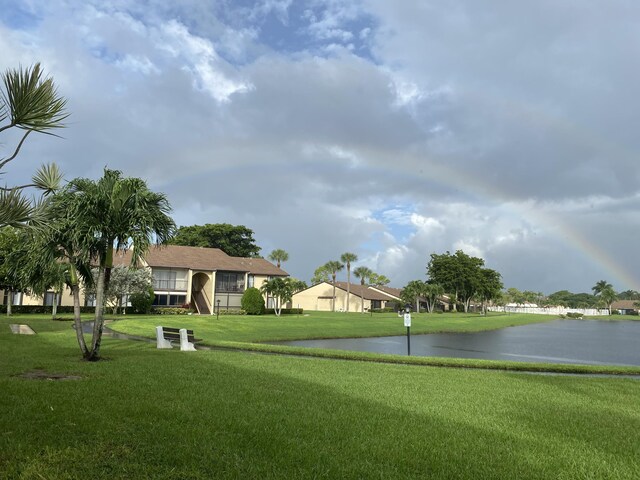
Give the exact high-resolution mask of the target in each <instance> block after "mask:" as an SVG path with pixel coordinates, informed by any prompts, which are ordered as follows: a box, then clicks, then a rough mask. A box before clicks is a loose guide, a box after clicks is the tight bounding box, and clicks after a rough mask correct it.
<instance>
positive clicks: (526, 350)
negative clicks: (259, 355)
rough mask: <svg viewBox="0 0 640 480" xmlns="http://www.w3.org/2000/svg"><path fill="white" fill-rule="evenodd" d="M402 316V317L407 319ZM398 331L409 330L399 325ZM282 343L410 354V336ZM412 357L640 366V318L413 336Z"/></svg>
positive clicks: (280, 343) (552, 323) (576, 321)
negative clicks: (408, 351)
mask: <svg viewBox="0 0 640 480" xmlns="http://www.w3.org/2000/svg"><path fill="white" fill-rule="evenodd" d="M401 321H402V320H400V322H401ZM398 330H399V331H403V330H405V329H404V328H403V327H402V323H399V325H398ZM269 343H273V344H278V345H295V346H302V347H316V348H330V349H337V350H355V351H364V352H376V353H392V354H399V355H406V354H407V337H406V334H405V335H399V336H396V337H375V338H342V339H329V340H298V341H288V342H269ZM411 355H412V356H425V357H426V356H428V357H458V358H482V359H489V360H512V361H521V362H544V363H574V364H585V365H625V366H640V322H639V321H597V320H556V321H553V322H548V323H537V324H530V325H523V326H518V327H507V328H503V329H500V330H491V331H485V332H477V333H434V334H428V335H412V336H411Z"/></svg>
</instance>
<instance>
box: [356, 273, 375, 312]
mask: <svg viewBox="0 0 640 480" xmlns="http://www.w3.org/2000/svg"><path fill="white" fill-rule="evenodd" d="M372 274H373V270H371V269H370V268H367V267H358V268H356V269H355V270H354V271H353V275H354V276H355V277H356V278H359V279H360V285H361V286H362V313H364V284H365V283H366V282H367V278H369V277H371V275H372Z"/></svg>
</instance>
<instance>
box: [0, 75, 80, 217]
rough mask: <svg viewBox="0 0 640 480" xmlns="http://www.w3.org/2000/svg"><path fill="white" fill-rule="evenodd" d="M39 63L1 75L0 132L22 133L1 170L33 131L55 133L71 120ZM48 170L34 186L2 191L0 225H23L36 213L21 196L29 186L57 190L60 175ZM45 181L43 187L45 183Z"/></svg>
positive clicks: (36, 178)
mask: <svg viewBox="0 0 640 480" xmlns="http://www.w3.org/2000/svg"><path fill="white" fill-rule="evenodd" d="M42 73H43V72H42V69H41V68H40V64H39V63H36V64H35V65H34V66H33V67H28V68H24V69H23V68H18V69H8V70H7V71H6V72H4V73H3V74H2V81H3V85H4V88H3V89H1V90H0V133H2V132H4V131H6V130H9V129H13V128H17V129H19V130H22V131H23V133H22V135H21V136H20V137H19V140H18V143H17V145H16V146H15V147H14V148H13V152H12V153H11V154H10V155H8V156H6V157H0V173H2V169H3V168H4V167H5V166H6V165H7V164H8V163H9V162H11V161H12V160H14V159H15V158H16V157H17V156H18V154H19V153H20V149H21V148H22V146H23V145H24V143H25V141H26V140H27V137H28V136H29V135H30V134H31V133H33V132H42V133H47V134H52V130H55V129H58V128H62V127H64V120H65V119H66V118H67V117H68V113H67V112H66V110H65V106H66V100H65V99H64V98H62V97H61V96H59V95H58V92H57V88H56V86H55V84H54V83H53V80H52V79H51V78H44V77H43V76H42ZM47 173H51V172H47V171H46V169H43V170H41V171H40V172H39V173H37V174H36V175H35V176H34V178H33V183H31V184H27V185H21V186H15V187H4V188H0V226H4V225H14V226H21V225H22V224H24V222H26V221H27V220H29V219H30V218H31V216H32V215H33V214H34V213H35V212H34V207H33V205H32V204H31V202H30V201H29V200H28V199H27V198H25V197H24V196H23V195H22V193H21V192H22V189H24V188H27V187H36V188H41V189H43V190H44V191H51V190H52V189H54V188H57V186H58V185H59V182H60V180H61V178H62V176H61V175H59V174H57V175H53V176H48V175H47ZM43 182H44V184H43Z"/></svg>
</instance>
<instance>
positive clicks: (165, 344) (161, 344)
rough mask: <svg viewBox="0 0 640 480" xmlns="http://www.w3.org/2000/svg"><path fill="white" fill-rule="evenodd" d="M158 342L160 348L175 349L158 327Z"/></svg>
mask: <svg viewBox="0 0 640 480" xmlns="http://www.w3.org/2000/svg"><path fill="white" fill-rule="evenodd" d="M156 340H157V345H158V348H173V347H172V346H171V342H170V341H169V340H165V338H164V335H163V334H162V327H156Z"/></svg>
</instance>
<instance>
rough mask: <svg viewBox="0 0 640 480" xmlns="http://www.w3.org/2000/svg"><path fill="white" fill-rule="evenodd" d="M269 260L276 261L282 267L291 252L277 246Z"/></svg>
mask: <svg viewBox="0 0 640 480" xmlns="http://www.w3.org/2000/svg"><path fill="white" fill-rule="evenodd" d="M269 260H271V261H272V262H276V266H277V267H278V268H280V264H281V263H282V262H286V261H287V260H289V254H288V253H287V252H285V251H284V250H282V249H281V248H277V249H275V250H273V251H272V252H271V253H270V254H269Z"/></svg>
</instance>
